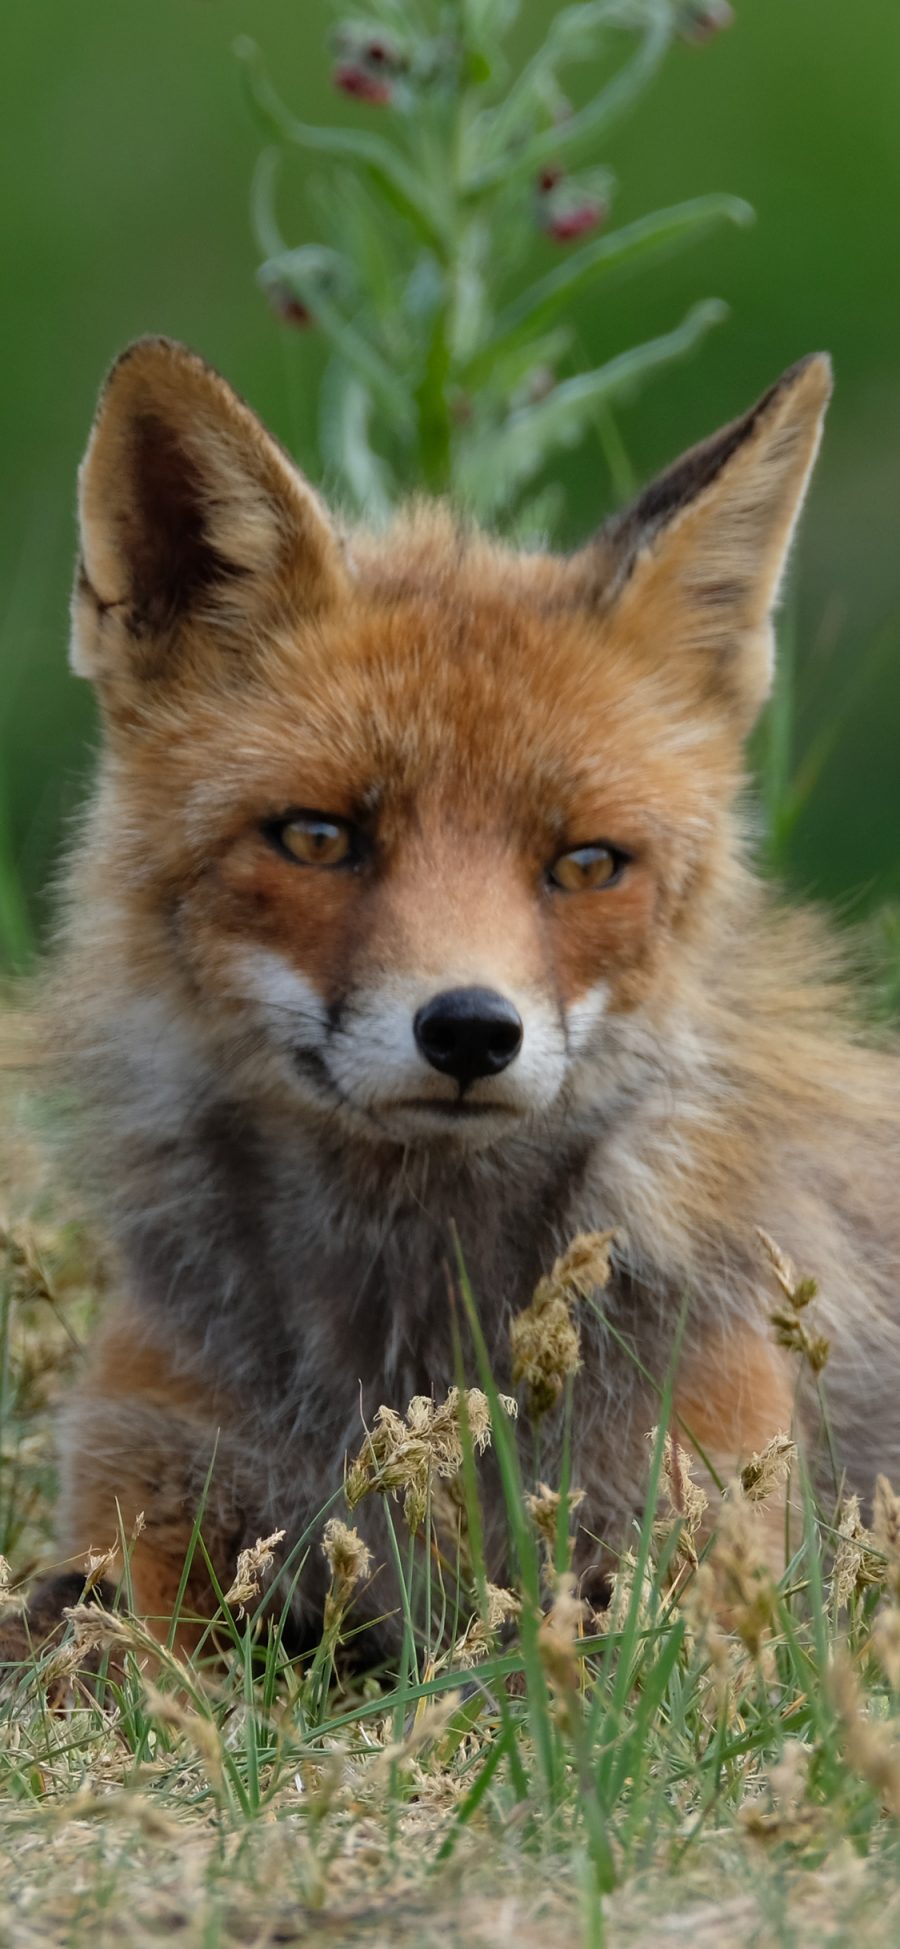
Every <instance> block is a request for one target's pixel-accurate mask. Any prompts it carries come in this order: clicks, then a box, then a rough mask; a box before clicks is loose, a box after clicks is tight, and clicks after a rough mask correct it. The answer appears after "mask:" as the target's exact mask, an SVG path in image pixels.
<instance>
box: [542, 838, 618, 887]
mask: <svg viewBox="0 0 900 1949" xmlns="http://www.w3.org/2000/svg"><path fill="white" fill-rule="evenodd" d="M628 859H629V855H628V854H627V853H623V852H621V851H620V849H619V848H618V847H617V846H576V847H574V848H573V850H572V852H571V853H560V856H559V859H557V860H554V862H553V865H552V866H551V868H550V872H549V875H548V878H549V880H550V882H551V885H552V886H555V887H561V888H562V890H563V892H564V893H595V892H596V891H597V889H598V888H600V887H611V886H614V885H615V882H616V881H617V880H618V879H619V878H620V877H621V875H622V873H623V872H624V871H625V868H626V866H627V865H628Z"/></svg>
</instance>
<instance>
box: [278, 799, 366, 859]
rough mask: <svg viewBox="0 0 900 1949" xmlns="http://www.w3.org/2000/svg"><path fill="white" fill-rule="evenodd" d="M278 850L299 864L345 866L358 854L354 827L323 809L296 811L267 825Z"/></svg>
mask: <svg viewBox="0 0 900 1949" xmlns="http://www.w3.org/2000/svg"><path fill="white" fill-rule="evenodd" d="M264 830H265V832H266V836H267V838H269V839H271V841H272V843H273V845H275V846H277V848H278V851H279V852H281V853H286V854H287V856H288V858H289V859H291V860H294V861H295V862H296V864H297V865H298V866H345V865H346V864H347V863H348V861H350V860H352V859H353V857H354V843H353V839H354V835H353V828H352V826H350V825H348V824H347V821H346V820H345V819H329V818H327V817H326V816H325V814H324V813H320V812H294V813H292V814H291V816H290V818H287V819H273V820H271V821H270V822H269V824H268V825H267V826H266V827H265V828H264Z"/></svg>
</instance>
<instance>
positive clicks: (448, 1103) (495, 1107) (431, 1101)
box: [391, 1096, 519, 1123]
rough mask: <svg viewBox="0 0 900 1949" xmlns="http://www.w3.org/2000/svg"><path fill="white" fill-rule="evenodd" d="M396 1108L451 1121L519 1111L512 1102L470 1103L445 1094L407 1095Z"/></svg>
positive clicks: (393, 1106)
mask: <svg viewBox="0 0 900 1949" xmlns="http://www.w3.org/2000/svg"><path fill="white" fill-rule="evenodd" d="M391 1108H392V1109H396V1110H419V1111H426V1112H427V1113H428V1115H429V1116H437V1117H446V1119H447V1121H448V1122H450V1123H457V1122H459V1121H461V1120H462V1121H465V1120H466V1119H467V1118H468V1119H470V1120H473V1121H477V1119H478V1118H479V1117H497V1116H501V1117H515V1116H518V1115H519V1111H518V1110H517V1109H516V1108H515V1105H514V1104H512V1103H470V1102H468V1100H467V1099H466V1098H465V1097H452V1098H448V1097H445V1096H405V1097H401V1098H400V1100H399V1101H398V1102H396V1103H394V1104H392V1105H391Z"/></svg>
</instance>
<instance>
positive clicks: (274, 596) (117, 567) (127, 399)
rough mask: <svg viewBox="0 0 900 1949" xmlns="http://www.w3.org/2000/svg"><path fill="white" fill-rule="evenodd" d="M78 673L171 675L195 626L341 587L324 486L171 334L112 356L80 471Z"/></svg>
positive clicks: (325, 596) (307, 602)
mask: <svg viewBox="0 0 900 1949" xmlns="http://www.w3.org/2000/svg"><path fill="white" fill-rule="evenodd" d="M79 513H80V525H81V561H80V563H79V570H78V579H77V582H76V588H75V597H74V602H73V634H72V663H73V667H74V668H75V670H76V671H77V672H78V674H79V675H80V676H86V677H90V678H93V679H97V680H100V681H101V682H102V681H103V680H104V679H109V680H110V681H113V682H114V681H115V679H116V676H117V675H120V674H121V675H123V676H135V675H137V676H140V675H149V674H150V673H152V672H159V671H160V670H161V669H162V666H163V660H164V658H167V657H168V656H169V654H170V652H171V649H172V647H173V643H174V639H176V638H177V637H178V636H179V635H180V634H181V633H182V632H183V631H184V628H185V626H186V625H187V624H189V623H190V622H192V621H196V620H203V621H204V622H206V623H207V624H208V625H211V626H212V627H218V629H220V630H223V631H225V632H230V633H231V634H232V635H233V636H234V635H237V634H239V633H241V632H243V635H244V639H245V641H246V640H248V631H249V626H250V625H251V624H252V623H253V622H254V621H256V622H258V620H259V617H260V613H261V611H264V610H265V608H266V607H267V605H271V604H272V603H276V602H277V603H280V604H282V605H290V606H291V609H292V613H294V612H298V611H299V613H301V614H302V613H304V612H306V613H315V612H317V611H320V610H321V609H322V608H323V607H325V606H327V605H329V604H330V603H332V602H333V601H335V600H336V599H337V597H338V596H339V594H340V590H341V587H342V585H343V570H342V562H341V553H340V547H339V544H338V540H337V537H336V535H335V533H334V531H333V529H332V528H331V525H330V523H329V520H328V516H327V514H326V512H325V510H324V508H323V506H322V504H321V503H320V501H319V500H318V497H317V496H316V495H315V494H314V492H313V490H312V488H311V487H310V486H309V485H308V484H307V482H306V481H305V480H304V479H303V477H302V475H300V474H299V473H298V472H297V470H296V468H295V467H294V466H293V464H292V462H291V461H290V460H289V459H288V456H287V455H286V454H285V453H284V452H283V451H282V449H281V448H280V447H279V446H278V445H277V443H276V441H275V440H273V439H272V438H271V436H270V435H269V434H268V433H267V432H266V431H265V428H264V427H263V426H262V425H261V423H260V421H259V420H258V419H257V418H256V416H255V414H253V413H252V412H251V411H250V409H249V407H247V406H245V405H244V404H243V401H242V400H240V399H239V398H238V397H237V394H236V393H234V392H232V390H231V387H230V386H228V385H227V384H226V383H225V380H224V379H221V378H220V377H219V375H218V373H216V372H213V371H212V370H211V368H210V367H209V366H207V365H204V363H203V361H202V359H199V358H197V357H196V356H195V355H194V354H193V353H192V352H189V351H187V350H186V348H185V347H184V346H182V345H177V344H175V343H174V342H173V341H172V340H170V339H164V338H146V339H139V340H138V341H137V343H136V344H134V345H132V346H130V347H129V349H128V350H127V351H126V352H124V353H123V355H122V357H121V358H120V359H119V360H118V361H117V363H116V364H115V365H114V366H113V369H112V371H111V373H110V375H109V378H108V379H107V382H106V385H105V387H104V390H103V392H102V394H101V397H100V403H99V406H98V409H97V417H96V419H95V422H94V426H93V430H92V432H91V437H90V441H89V443H88V448H87V452H86V454H85V457H84V461H83V463H82V467H81V473H80V476H79Z"/></svg>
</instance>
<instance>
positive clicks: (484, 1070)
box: [413, 988, 524, 1091]
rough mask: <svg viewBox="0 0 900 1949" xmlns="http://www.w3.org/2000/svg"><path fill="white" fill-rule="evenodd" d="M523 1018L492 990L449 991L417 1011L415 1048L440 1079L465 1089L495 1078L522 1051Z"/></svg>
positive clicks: (414, 1033) (501, 996) (510, 1004)
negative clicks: (436, 1071) (475, 1083)
mask: <svg viewBox="0 0 900 1949" xmlns="http://www.w3.org/2000/svg"><path fill="white" fill-rule="evenodd" d="M523 1034H524V1030H523V1026H522V1017H521V1015H520V1014H519V1011H518V1009H517V1008H514V1007H513V1004H512V1002H510V1001H507V1000H506V997H505V996H503V995H499V994H497V992H496V990H495V989H493V988H448V989H446V990H445V992H444V993H443V994H440V995H435V996H434V997H433V999H432V1000H431V1001H430V1002H426V1003H425V1005H424V1007H423V1008H420V1009H419V1010H418V1012H417V1014H416V1016H415V1019H414V1021H413V1035H414V1036H415V1039H416V1045H417V1047H418V1049H419V1051H420V1053H421V1054H422V1055H423V1056H424V1058H425V1061H426V1062H427V1063H429V1064H430V1066H431V1068H432V1069H436V1070H438V1071H439V1073H440V1074H441V1075H442V1076H452V1078H453V1080H454V1082H456V1083H458V1084H459V1087H460V1090H461V1091H462V1090H464V1089H466V1088H467V1087H468V1085H469V1084H470V1083H474V1082H477V1080H478V1078H479V1077H481V1076H497V1075H499V1073H500V1071H501V1070H502V1069H508V1068H509V1065H510V1063H513V1062H515V1060H516V1057H517V1055H518V1053H519V1050H520V1049H521V1047H522V1037H523Z"/></svg>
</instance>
